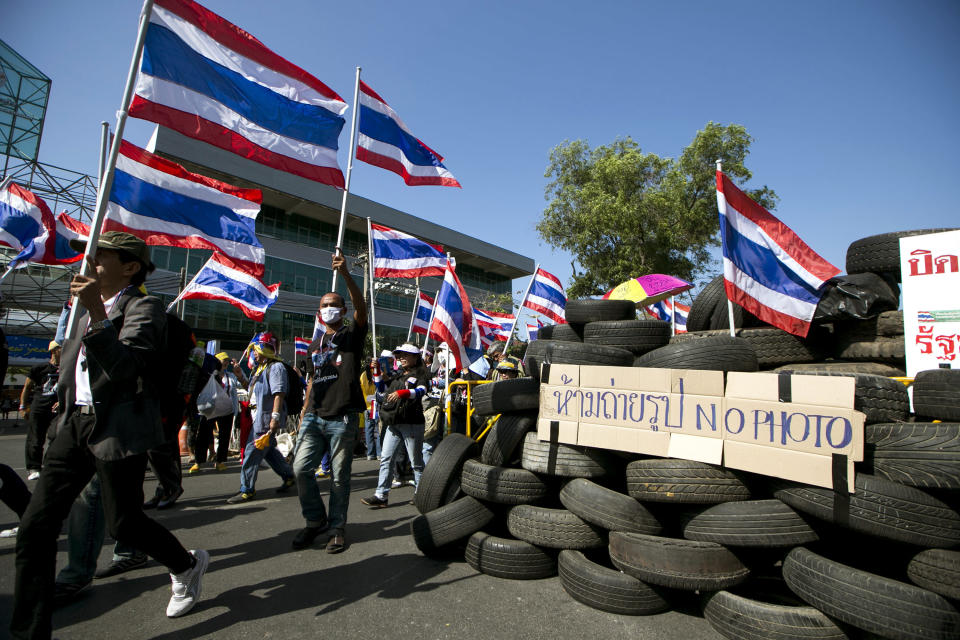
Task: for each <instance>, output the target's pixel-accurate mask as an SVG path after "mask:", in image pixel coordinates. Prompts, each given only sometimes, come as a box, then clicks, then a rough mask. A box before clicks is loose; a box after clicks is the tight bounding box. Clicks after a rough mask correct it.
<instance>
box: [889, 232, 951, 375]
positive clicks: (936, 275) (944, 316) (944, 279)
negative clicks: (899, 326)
mask: <svg viewBox="0 0 960 640" xmlns="http://www.w3.org/2000/svg"><path fill="white" fill-rule="evenodd" d="M900 275H901V280H902V282H903V331H904V339H905V340H906V351H907V375H908V376H910V377H914V376H916V375H917V372H918V371H924V370H926V369H936V368H938V367H940V366H949V367H957V366H960V231H947V232H945V233H933V234H928V235H922V236H910V237H908V238H900Z"/></svg>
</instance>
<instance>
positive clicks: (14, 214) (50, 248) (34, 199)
mask: <svg viewBox="0 0 960 640" xmlns="http://www.w3.org/2000/svg"><path fill="white" fill-rule="evenodd" d="M67 220H69V221H70V222H72V223H76V224H80V223H78V222H76V221H75V220H73V218H70V216H68V215H67V214H66V213H61V214H60V215H59V216H57V217H54V215H53V212H52V211H50V207H48V206H47V203H46V202H44V201H43V198H40V197H39V196H37V195H36V194H35V193H33V192H32V191H28V190H26V189H24V188H23V187H21V186H19V185H17V184H14V183H13V182H11V183H10V184H9V185H7V188H6V189H4V190H3V191H0V244H4V245H6V246H8V247H10V248H12V249H15V250H17V251H19V252H20V253H18V254H17V255H16V256H14V258H13V259H12V260H11V261H10V265H9V266H10V268H13V269H16V268H19V267H23V266H26V264H27V263H28V262H35V263H38V264H69V263H71V262H76V261H77V260H80V259H81V258H83V254H82V253H78V252H76V251H74V250H73V249H71V248H70V240H71V239H72V238H75V237H77V235H78V234H77V233H75V232H74V231H73V228H72V226H70V225H68V224H67ZM84 226H85V225H84Z"/></svg>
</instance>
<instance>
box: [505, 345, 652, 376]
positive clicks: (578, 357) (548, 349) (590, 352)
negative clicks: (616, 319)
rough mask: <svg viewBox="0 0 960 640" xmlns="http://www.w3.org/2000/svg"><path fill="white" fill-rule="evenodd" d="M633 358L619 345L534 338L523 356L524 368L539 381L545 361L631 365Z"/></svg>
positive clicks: (612, 365) (611, 365)
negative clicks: (541, 367) (609, 345)
mask: <svg viewBox="0 0 960 640" xmlns="http://www.w3.org/2000/svg"><path fill="white" fill-rule="evenodd" d="M633 358H634V356H633V354H632V353H630V352H629V351H627V350H626V349H619V348H617V347H607V346H604V345H600V344H584V343H582V342H554V341H553V340H534V341H533V342H531V343H530V345H529V346H528V347H527V351H526V353H525V354H524V356H523V369H524V371H526V372H527V373H528V374H529V375H530V377H531V378H533V379H534V380H537V381H539V380H540V365H541V364H542V363H544V362H553V363H556V364H588V365H597V366H610V367H629V366H630V365H632V364H633Z"/></svg>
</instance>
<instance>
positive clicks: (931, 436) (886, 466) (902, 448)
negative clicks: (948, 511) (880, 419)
mask: <svg viewBox="0 0 960 640" xmlns="http://www.w3.org/2000/svg"><path fill="white" fill-rule="evenodd" d="M863 435H864V442H865V446H864V463H865V464H866V465H867V467H868V468H870V469H871V470H872V473H874V474H875V475H878V476H882V477H884V478H886V479H887V480H890V481H892V482H898V483H900V484H905V485H908V486H911V487H920V488H926V489H960V424H958V423H955V422H939V423H930V422H895V423H890V424H872V425H867V427H866V428H865V429H864V433H863Z"/></svg>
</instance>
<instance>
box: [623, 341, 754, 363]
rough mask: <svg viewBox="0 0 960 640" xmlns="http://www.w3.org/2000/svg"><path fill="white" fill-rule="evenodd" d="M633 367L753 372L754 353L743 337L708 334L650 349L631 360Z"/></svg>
mask: <svg viewBox="0 0 960 640" xmlns="http://www.w3.org/2000/svg"><path fill="white" fill-rule="evenodd" d="M633 366H635V367H659V368H663V369H708V370H710V371H757V370H758V369H759V368H760V367H759V363H758V362H757V356H756V354H755V353H754V351H753V347H751V346H750V345H749V344H748V343H747V341H746V340H743V339H741V338H731V337H730V336H711V337H709V338H701V339H699V340H690V341H688V342H681V343H679V344H668V345H667V346H665V347H660V348H659V349H654V350H653V351H651V352H649V353H645V354H644V355H642V356H640V357H638V358H637V359H636V360H634V361H633Z"/></svg>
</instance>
